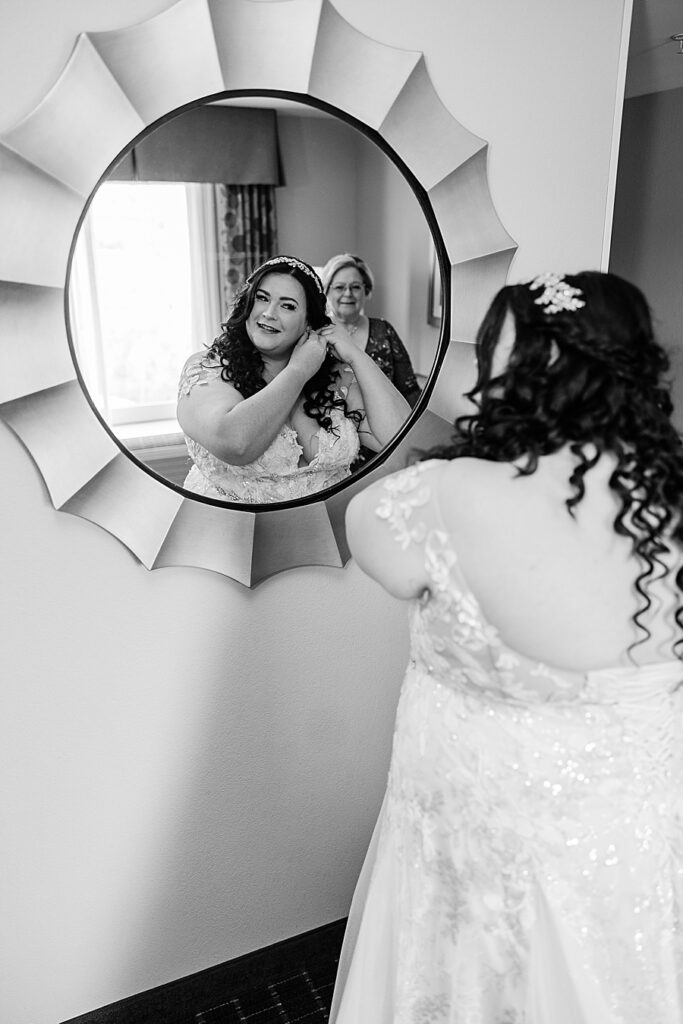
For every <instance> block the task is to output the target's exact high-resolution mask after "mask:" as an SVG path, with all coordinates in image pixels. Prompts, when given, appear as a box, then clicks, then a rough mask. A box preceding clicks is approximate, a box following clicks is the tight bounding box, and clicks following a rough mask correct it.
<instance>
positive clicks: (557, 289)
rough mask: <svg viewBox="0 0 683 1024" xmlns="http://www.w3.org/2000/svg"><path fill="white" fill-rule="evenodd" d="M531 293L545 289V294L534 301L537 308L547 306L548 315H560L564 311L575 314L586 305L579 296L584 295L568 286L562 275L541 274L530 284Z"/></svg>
mask: <svg viewBox="0 0 683 1024" xmlns="http://www.w3.org/2000/svg"><path fill="white" fill-rule="evenodd" d="M529 288H530V289H531V291H535V290H536V289H537V288H543V293H542V294H541V295H540V296H539V297H538V298H537V299H534V302H535V303H536V305H537V306H545V312H546V313H560V312H561V311H563V310H566V311H567V312H574V311H575V310H577V309H581V307H582V306H585V305H586V303H585V302H584V301H583V299H580V298H579V296H580V295H583V292H582V291H581V289H580V288H574V287H573V285H571V284H567V282H566V281H565V280H564V279H563V278H562V276H561V275H560V274H554V273H553V272H552V271H547V272H546V273H545V274H539V275H538V277H535V278H534V279H533V281H530V282H529Z"/></svg>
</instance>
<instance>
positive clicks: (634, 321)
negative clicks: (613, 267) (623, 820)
mask: <svg viewBox="0 0 683 1024" xmlns="http://www.w3.org/2000/svg"><path fill="white" fill-rule="evenodd" d="M563 280H564V281H566V282H567V283H568V284H569V285H570V286H572V287H575V288H579V289H580V291H581V293H582V296H581V298H582V300H583V302H584V303H585V305H584V306H583V307H582V308H580V309H576V310H564V309H562V310H560V311H558V312H556V313H549V312H547V311H546V309H545V307H544V306H542V305H540V304H539V303H538V301H537V300H538V298H539V297H540V294H541V293H540V291H538V290H532V289H531V288H530V287H529V285H528V284H519V285H508V286H507V287H505V288H502V289H501V290H500V291H499V292H498V294H497V295H496V296H495V298H494V299H493V302H492V303H491V306H490V307H489V310H488V312H487V313H486V316H485V317H484V320H483V321H482V324H481V327H480V328H479V331H478V334H477V339H476V344H477V365H478V375H477V380H476V383H475V385H474V387H473V388H472V390H471V391H470V392H469V393H468V395H467V397H468V398H470V399H471V400H472V401H473V402H474V404H475V405H476V406H477V411H476V412H475V413H473V414H470V415H465V416H459V417H458V418H457V419H456V421H455V436H454V437H453V439H452V441H451V443H450V444H447V445H442V446H439V447H438V448H433V449H432V450H431V451H430V452H429V453H422V455H421V456H420V457H421V458H435V457H436V458H448V459H452V458H457V457H459V456H474V457H475V458H481V459H489V460H492V461H496V462H512V461H513V460H518V459H520V458H521V459H523V460H524V461H523V463H522V465H521V467H520V468H519V470H518V472H519V474H521V475H528V474H530V473H533V472H534V471H535V470H536V467H537V466H538V460H539V457H540V456H542V455H549V454H551V453H553V452H556V451H558V449H560V448H562V447H563V446H565V445H568V446H569V448H570V450H571V452H572V453H573V454H574V455H575V457H576V460H577V462H576V466H575V468H574V470H573V472H572V474H571V476H570V478H569V484H570V485H571V488H572V494H571V495H570V497H569V498H568V499H567V501H566V505H567V509H568V511H569V513H570V514H571V515H573V514H574V507H575V506H576V505H577V504H578V503H579V502H580V501H581V499H582V498H583V496H584V493H585V487H584V478H585V475H586V473H587V472H588V471H589V470H590V469H591V467H592V466H594V465H595V464H596V463H597V462H598V460H599V458H600V456H601V454H602V453H603V452H611V453H613V454H614V455H615V456H616V459H617V465H616V468H615V469H614V471H613V472H612V474H611V476H610V480H609V483H610V487H611V488H612V489H613V490H614V491H615V492H616V494H617V495H618V497H619V499H620V503H621V508H620V510H619V512H618V514H617V516H616V518H615V520H614V529H615V532H616V533H617V534H619V535H621V536H625V537H629V538H630V539H631V541H632V544H633V551H634V553H635V554H636V555H637V556H638V558H639V560H640V564H641V571H640V572H639V574H638V576H637V578H636V581H635V587H636V590H637V592H638V594H639V595H640V598H641V599H642V604H641V607H640V608H639V609H638V610H637V611H636V612H635V614H634V616H633V621H634V623H635V625H636V627H637V628H638V629H639V630H640V631H641V632H642V633H643V634H644V635H643V636H642V637H640V638H639V639H638V640H637V641H636V642H634V643H633V644H632V645H631V647H630V648H629V652H630V651H631V649H632V648H633V647H635V646H637V644H640V643H643V642H644V641H645V640H646V639H647V638H648V637H649V636H650V632H649V630H648V629H647V627H646V626H645V625H644V624H643V622H642V619H643V617H644V616H646V615H647V613H648V611H649V609H650V607H651V604H652V601H651V599H650V597H649V595H648V583H649V582H651V581H652V580H653V579H657V578H659V576H660V575H663V574H665V573H666V571H667V569H666V566H665V563H664V562H663V560H662V556H663V555H665V554H667V553H668V552H669V550H670V548H669V541H670V540H673V541H677V542H679V543H683V522H682V519H683V517H682V516H681V512H682V511H683V447H682V445H681V437H680V435H679V434H678V432H677V431H676V430H675V428H674V426H673V424H672V423H671V413H672V409H673V406H672V402H671V397H670V386H669V383H668V382H667V381H666V380H665V374H666V372H667V371H668V369H669V359H668V357H667V355H666V353H665V351H664V350H663V349H662V348H661V346H660V345H659V344H658V343H657V341H656V340H655V338H654V334H653V329H652V318H651V315H650V309H649V307H648V304H647V302H646V300H645V297H644V296H643V294H642V292H641V291H640V290H639V289H638V288H636V287H635V285H632V284H630V283H629V282H628V281H625V280H623V278H620V277H618V276H617V275H616V274H603V273H599V272H597V271H585V272H583V273H580V274H570V275H565V277H564V278H563ZM508 313H510V314H511V315H512V317H513V319H514V328H515V342H514V345H513V348H512V351H511V353H510V358H509V361H508V364H507V366H506V367H505V369H504V371H503V372H502V373H500V374H499V375H497V376H493V375H492V363H493V353H494V350H495V348H496V344H497V342H498V339H499V337H500V333H501V330H502V327H503V323H504V321H505V318H506V316H507V315H508ZM675 581H676V586H677V588H678V590H679V591H680V590H683V568H681V569H679V570H678V572H677V573H676V577H675ZM675 617H676V623H677V625H678V626H679V627H681V626H683V608H681V605H680V603H679V605H678V607H677V609H676V615H675ZM681 644H683V638H680V639H678V640H676V642H675V644H674V653H677V655H678V656H679V657H680V656H681V651H680V646H681Z"/></svg>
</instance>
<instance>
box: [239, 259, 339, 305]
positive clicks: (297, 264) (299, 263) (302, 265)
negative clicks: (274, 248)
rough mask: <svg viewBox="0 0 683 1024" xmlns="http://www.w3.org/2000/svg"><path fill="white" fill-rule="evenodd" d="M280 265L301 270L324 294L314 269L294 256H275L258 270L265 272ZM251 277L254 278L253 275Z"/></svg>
mask: <svg viewBox="0 0 683 1024" xmlns="http://www.w3.org/2000/svg"><path fill="white" fill-rule="evenodd" d="M280 263H286V264H287V265H288V266H290V267H296V268H297V270H301V271H303V273H304V274H308V276H309V277H311V278H313V280H314V281H315V285H316V288H317V289H318V291H319V292H320V293H321V295H322V294H324V293H323V285H322V281H321V280H320V278H319V277H318V275H317V274H316V272H315V270H314V269H313V267H309V265H308V263H302V261H301V260H297V259H295V258H294V256H273V257H271V259H269V260H266V262H265V263H262V264H261V266H260V267H259V268H258V269H259V270H263V269H264V268H265V267H276V266H278V264H280ZM251 276H252V277H253V274H252V275H251Z"/></svg>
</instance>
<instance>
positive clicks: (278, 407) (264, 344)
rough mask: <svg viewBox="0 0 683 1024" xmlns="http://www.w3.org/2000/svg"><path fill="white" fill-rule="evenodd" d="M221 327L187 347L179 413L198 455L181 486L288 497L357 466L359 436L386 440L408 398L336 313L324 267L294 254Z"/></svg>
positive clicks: (374, 445) (262, 272)
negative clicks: (194, 347) (330, 309)
mask: <svg viewBox="0 0 683 1024" xmlns="http://www.w3.org/2000/svg"><path fill="white" fill-rule="evenodd" d="M223 328H224V329H223V333H222V334H221V335H220V336H219V337H218V338H217V339H216V340H215V341H214V342H213V344H212V345H211V346H210V347H209V349H208V350H207V351H203V352H197V353H195V354H194V355H192V356H190V358H189V359H188V361H187V363H186V364H185V366H184V368H183V371H182V375H181V379H180V387H179V398H178V421H179V423H180V426H181V428H182V430H183V432H184V434H185V438H186V442H187V448H188V451H189V453H190V456H191V458H192V460H193V462H194V465H193V467H192V469H191V470H190V472H189V474H188V476H187V479H186V480H185V484H184V486H185V487H186V488H187V489H188V490H190V491H193V492H195V493H196V494H203V495H206V496H208V497H212V498H219V499H222V500H224V501H236V502H247V503H261V502H266V503H267V502H276V501H287V500H289V499H292V498H301V497H305V496H307V495H309V494H313V493H315V492H317V491H320V490H323V489H324V488H327V487H331V486H333V485H334V484H336V483H339V482H340V481H341V480H344V479H345V478H346V477H347V476H349V474H350V472H351V464H352V463H353V462H354V460H355V459H356V457H357V455H358V451H359V448H360V444H361V442H362V444H363V445H364V446H365V447H367V448H370V449H371V450H372V451H379V450H380V449H381V448H382V447H384V445H386V444H387V442H388V441H390V440H391V438H392V437H393V436H394V434H395V433H396V432H397V431H398V429H399V428H400V426H401V424H402V423H403V422H404V421H405V419H406V417H407V416H408V414H409V413H410V406H409V405H408V403H407V402H406V400H405V399H404V398H403V397H402V396H401V395H400V394H399V392H398V391H397V390H396V388H395V387H394V386H393V385H392V384H391V382H390V381H389V379H388V378H387V377H386V376H385V375H384V374H383V373H382V372H381V370H380V369H379V368H378V366H377V365H376V364H375V363H374V362H373V360H372V359H371V358H370V356H368V355H367V354H366V353H365V352H364V351H363V350H362V349H361V348H359V347H358V346H357V345H355V344H354V343H353V341H352V339H351V338H350V336H349V334H348V333H347V332H346V331H345V330H344V329H343V328H341V327H339V326H338V325H333V324H331V322H330V320H329V317H328V316H327V315H326V299H325V293H324V290H323V286H322V283H321V281H320V278H319V277H318V275H317V274H316V273H315V271H314V270H313V269H312V267H310V266H308V264H306V263H304V262H303V261H302V260H298V259H295V258H294V257H292V256H275V257H273V259H270V260H267V261H266V262H265V263H264V264H263V265H262V266H260V267H259V268H258V269H257V270H256V271H255V272H254V273H253V274H252V275H251V276H250V277H249V278H248V280H247V282H246V284H245V286H244V288H243V289H242V291H241V293H240V294H239V295H238V297H237V300H236V302H235V305H234V307H233V310H232V313H231V315H230V317H229V318H228V320H227V322H226V323H225V324H224V325H223Z"/></svg>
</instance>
